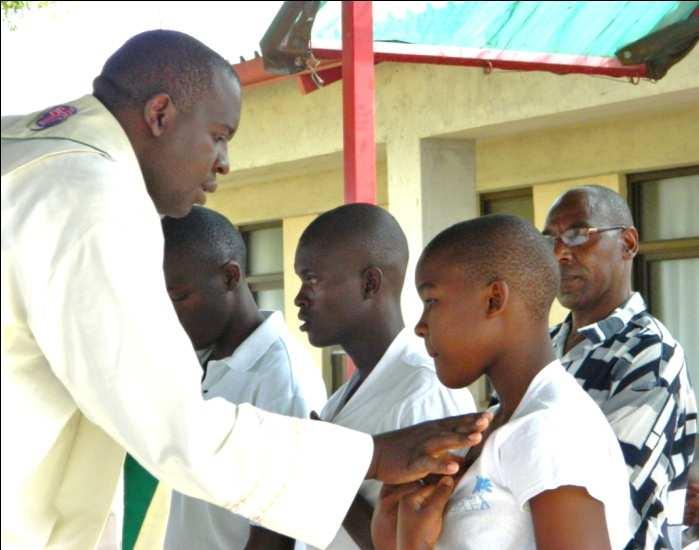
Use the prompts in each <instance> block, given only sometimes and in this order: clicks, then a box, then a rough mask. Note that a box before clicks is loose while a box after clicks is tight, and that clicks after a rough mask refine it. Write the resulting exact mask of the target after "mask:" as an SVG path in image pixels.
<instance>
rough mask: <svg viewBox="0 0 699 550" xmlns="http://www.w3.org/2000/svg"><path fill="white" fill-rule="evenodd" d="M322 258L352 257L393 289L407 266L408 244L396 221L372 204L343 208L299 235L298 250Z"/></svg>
mask: <svg viewBox="0 0 699 550" xmlns="http://www.w3.org/2000/svg"><path fill="white" fill-rule="evenodd" d="M309 246H313V247H314V248H315V249H317V250H323V251H324V253H325V254H345V255H352V257H353V258H354V259H355V260H356V262H357V263H359V264H362V267H369V266H372V267H378V268H380V269H381V270H382V271H383V272H384V274H385V275H386V276H387V277H388V278H389V279H390V280H391V282H392V283H393V285H392V286H394V288H395V287H397V290H398V292H400V289H401V287H402V285H403V279H404V278H405V270H406V268H407V265H408V241H407V239H406V238H405V234H404V233H403V230H402V229H401V227H400V225H398V222H397V221H396V219H395V218H394V217H393V216H392V215H391V214H389V213H388V212H387V211H386V210H384V209H383V208H381V207H379V206H375V205H373V204H365V203H354V204H345V205H343V206H340V207H338V208H335V209H333V210H329V211H328V212H325V213H324V214H321V215H320V216H318V217H317V218H316V219H315V220H313V222H312V223H311V224H310V225H309V226H308V227H307V228H306V230H305V231H304V232H303V235H301V240H300V242H299V247H309Z"/></svg>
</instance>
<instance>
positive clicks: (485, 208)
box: [481, 187, 534, 223]
mask: <svg viewBox="0 0 699 550" xmlns="http://www.w3.org/2000/svg"><path fill="white" fill-rule="evenodd" d="M486 214H512V215H514V216H519V217H520V218H524V219H525V220H527V221H529V222H531V223H534V200H533V199H532V189H531V187H527V188H524V189H513V190H511V191H501V192H499V193H484V194H482V195H481V216H485V215H486Z"/></svg>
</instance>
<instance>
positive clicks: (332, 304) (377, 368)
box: [294, 204, 476, 549]
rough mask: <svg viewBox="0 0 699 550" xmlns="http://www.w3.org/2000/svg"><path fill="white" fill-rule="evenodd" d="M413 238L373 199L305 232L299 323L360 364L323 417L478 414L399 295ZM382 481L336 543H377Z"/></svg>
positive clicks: (368, 490) (351, 422)
mask: <svg viewBox="0 0 699 550" xmlns="http://www.w3.org/2000/svg"><path fill="white" fill-rule="evenodd" d="M407 264H408V244H407V241H406V239H405V235H404V234H403V231H402V229H401V228H400V226H399V225H398V222H397V221H396V220H395V219H394V218H393V216H391V215H390V214H389V213H388V212H387V211H386V210H384V209H382V208H380V207H378V206H374V205H370V204H347V205H344V206H340V207H339V208H336V209H334V210H331V211H329V212H326V213H324V214H322V215H321V216H319V217H318V218H316V219H315V220H314V221H313V222H312V223H311V224H310V225H309V226H308V228H307V229H306V230H305V231H304V233H303V235H302V236H301V240H300V242H299V246H298V249H297V251H296V258H295V264H294V268H295V270H296V273H297V274H298V276H299V277H300V278H301V289H300V291H299V293H298V295H297V296H296V300H295V303H296V305H297V306H298V307H299V318H300V319H301V320H302V321H303V325H302V327H301V330H303V331H305V332H307V333H308V338H309V340H310V342H311V344H313V345H314V346H317V347H324V346H331V345H339V346H342V348H343V349H344V350H345V352H347V354H348V355H349V356H350V358H351V359H352V361H353V362H354V364H355V365H356V367H357V371H356V372H355V373H354V375H353V376H352V378H351V379H350V380H349V381H347V382H346V383H345V384H344V385H343V386H341V387H340V388H339V389H338V390H337V391H336V392H335V393H334V394H333V395H332V396H331V397H330V399H329V401H328V403H327V405H326V406H325V408H324V409H323V411H322V412H321V415H320V416H321V418H322V420H325V421H327V422H332V423H335V424H339V425H342V426H345V427H348V428H352V429H355V430H359V431H364V432H366V433H371V434H374V433H380V432H384V431H391V430H397V429H399V428H403V427H406V426H411V425H414V424H418V423H420V422H423V421H426V420H430V419H435V418H442V417H445V416H451V415H455V414H463V413H468V412H474V411H475V410H476V407H475V404H474V402H473V398H472V397H471V395H470V393H469V392H468V390H463V391H459V392H456V391H451V390H449V389H447V388H445V387H444V386H443V385H442V384H441V383H440V382H439V380H438V379H437V375H436V373H435V371H434V364H433V362H432V360H431V359H430V358H429V357H428V356H427V354H426V352H425V348H424V345H423V344H422V342H420V341H419V339H418V338H416V337H415V336H414V335H413V334H411V333H410V331H408V330H406V329H405V325H404V322H403V316H402V313H401V306H400V295H401V290H402V288H403V281H404V279H405V270H406V267H407ZM379 489H380V484H379V483H376V482H366V483H364V484H363V485H362V488H361V490H360V492H359V494H358V495H357V498H356V500H355V502H354V504H353V505H352V507H351V509H350V512H349V514H348V515H347V517H346V518H345V521H344V523H343V526H344V529H341V530H340V532H339V533H338V535H337V537H336V538H335V540H334V541H333V543H332V544H331V545H330V548H333V549H341V548H348V549H354V548H357V546H359V547H362V548H366V547H369V546H370V545H371V540H370V522H371V513H372V510H373V505H374V503H375V502H376V499H377V497H378V493H379Z"/></svg>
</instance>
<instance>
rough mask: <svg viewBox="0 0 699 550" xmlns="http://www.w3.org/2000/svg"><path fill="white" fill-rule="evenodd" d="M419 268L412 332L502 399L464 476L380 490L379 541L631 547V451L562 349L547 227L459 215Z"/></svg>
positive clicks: (446, 365) (451, 372) (442, 362)
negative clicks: (551, 321) (555, 338)
mask: <svg viewBox="0 0 699 550" xmlns="http://www.w3.org/2000/svg"><path fill="white" fill-rule="evenodd" d="M415 280H416V286H417V289H418V292H419V294H420V298H421V299H422V301H423V304H424V311H423V315H422V317H421V319H420V321H419V322H418V324H417V326H416V328H415V331H416V332H417V334H418V335H419V336H421V337H422V338H424V340H425V345H426V346H427V349H428V351H429V352H430V355H432V356H433V357H434V358H435V364H436V368H437V373H438V375H439V378H440V380H441V381H442V382H443V383H444V384H445V385H447V386H448V387H451V388H458V387H465V386H467V385H468V384H470V383H472V382H474V381H475V380H476V379H477V378H479V377H480V376H481V375H483V374H485V375H487V376H488V378H489V379H490V381H491V382H492V384H493V386H494V388H495V390H496V391H497V393H498V396H499V398H500V404H499V405H497V406H496V407H494V408H493V409H491V410H492V412H494V418H493V422H492V423H491V428H490V429H489V431H488V435H487V439H485V440H484V442H482V443H481V444H480V445H478V446H477V447H475V448H473V449H471V450H470V451H469V454H468V455H467V457H466V469H465V472H464V473H463V474H462V476H461V477H460V479H456V480H454V479H452V478H450V477H443V478H441V479H440V481H439V482H438V483H436V484H432V485H426V486H423V485H420V484H411V485H408V486H397V487H390V486H387V487H386V488H385V489H384V490H383V492H382V500H381V504H380V507H379V509H378V510H377V513H376V514H375V517H374V523H373V534H374V539H375V542H376V546H377V548H380V549H385V548H395V547H396V546H397V547H399V548H401V549H410V548H432V547H434V546H436V545H437V544H438V546H439V547H440V548H459V549H462V548H463V549H483V548H498V549H515V548H516V549H518V550H519V549H531V550H533V549H538V550H553V549H560V548H566V549H568V550H582V549H589V550H592V549H594V550H601V549H609V548H611V549H614V550H617V549H622V548H624V547H625V546H626V544H627V543H628V542H629V540H630V539H631V537H632V534H633V530H632V525H631V503H630V495H629V487H628V480H627V477H626V474H625V471H626V470H625V465H624V459H623V455H622V453H621V449H620V448H619V444H618V442H617V440H616V438H615V436H614V433H613V431H612V429H611V427H610V426H609V423H608V422H607V421H606V419H605V417H604V415H603V414H602V412H601V411H600V409H599V407H598V406H597V405H596V404H595V403H594V401H593V400H592V399H591V398H590V397H589V396H588V395H587V394H586V393H585V391H584V390H583V389H582V388H580V386H579V385H578V384H577V383H576V382H575V380H574V379H573V377H572V376H570V375H569V374H568V373H567V372H566V371H565V369H564V368H563V367H562V365H561V364H560V362H559V361H558V360H557V359H556V358H555V354H554V352H553V349H552V346H551V341H550V339H549V335H548V322H547V321H548V312H549V309H550V306H551V303H552V301H553V298H554V296H555V295H556V291H557V289H558V284H559V273H558V267H557V265H556V261H555V259H554V257H553V255H552V252H551V248H550V246H548V244H547V243H546V241H545V239H544V238H543V237H542V236H541V234H539V233H538V231H536V229H535V228H534V227H533V226H531V224H529V223H528V222H525V221H524V220H521V219H519V218H517V217H514V216H504V215H493V216H485V217H482V218H478V219H475V220H471V221H468V222H463V223H459V224H456V225H454V226H452V227H450V228H449V229H447V230H445V231H443V232H442V233H440V234H439V235H438V236H437V237H435V238H434V240H433V241H432V242H431V243H430V244H429V245H428V246H427V248H426V249H425V251H424V252H423V254H422V257H421V258H420V261H419V263H418V267H417V272H416V277H415ZM450 497H451V498H450ZM447 501H449V504H448V505H447ZM445 507H446V513H444V510H445ZM438 541H439V542H438Z"/></svg>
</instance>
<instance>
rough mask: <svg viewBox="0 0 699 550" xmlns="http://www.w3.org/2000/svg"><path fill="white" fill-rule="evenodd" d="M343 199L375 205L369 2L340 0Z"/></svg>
mask: <svg viewBox="0 0 699 550" xmlns="http://www.w3.org/2000/svg"><path fill="white" fill-rule="evenodd" d="M342 103H343V133H344V161H345V202H346V203H349V202H369V203H372V204H376V145H375V138H374V32H373V18H372V13H371V2H349V1H343V2H342Z"/></svg>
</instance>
